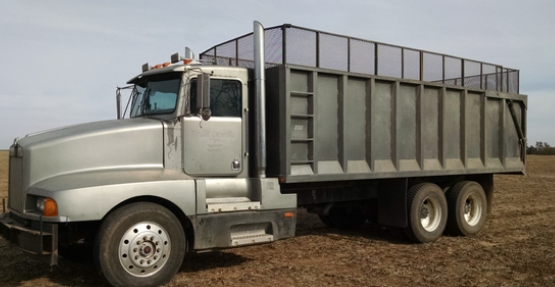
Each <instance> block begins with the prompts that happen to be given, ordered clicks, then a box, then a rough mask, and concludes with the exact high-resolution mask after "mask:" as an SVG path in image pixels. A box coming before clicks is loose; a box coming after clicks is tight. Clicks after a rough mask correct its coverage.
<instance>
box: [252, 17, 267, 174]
mask: <svg viewBox="0 0 555 287" xmlns="http://www.w3.org/2000/svg"><path fill="white" fill-rule="evenodd" d="M253 26H254V27H253V29H254V81H255V84H254V85H255V89H256V94H255V98H254V103H255V109H256V110H255V116H256V125H255V126H256V129H255V155H254V156H255V160H256V175H257V177H259V178H266V76H265V66H264V63H265V60H264V27H263V26H262V24H260V22H258V21H254V25H253Z"/></svg>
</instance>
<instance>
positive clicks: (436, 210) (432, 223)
mask: <svg viewBox="0 0 555 287" xmlns="http://www.w3.org/2000/svg"><path fill="white" fill-rule="evenodd" d="M441 212H442V211H441V206H440V204H439V201H438V200H436V199H433V198H430V197H427V198H425V199H424V200H423V201H422V202H421V203H420V224H421V225H422V227H423V228H424V230H426V231H428V232H433V231H435V230H436V229H437V228H438V226H439V224H440V223H441Z"/></svg>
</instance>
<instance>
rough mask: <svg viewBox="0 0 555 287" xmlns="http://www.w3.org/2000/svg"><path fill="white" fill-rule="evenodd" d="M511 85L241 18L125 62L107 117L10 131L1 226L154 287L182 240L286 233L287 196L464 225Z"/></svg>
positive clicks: (438, 57) (487, 195)
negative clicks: (216, 35)
mask: <svg viewBox="0 0 555 287" xmlns="http://www.w3.org/2000/svg"><path fill="white" fill-rule="evenodd" d="M518 82H519V71H518V70H514V69H509V68H505V67H503V66H500V65H495V64H490V63H485V62H479V61H474V60H469V59H464V58H459V57H453V56H448V55H444V54H438V53H433V52H427V51H421V50H416V49H411V48H406V47H401V46H394V45H389V44H384V43H378V42H374V41H367V40H363V39H357V38H353V37H346V36H342V35H337V34H331V33H327V32H321V31H316V30H310V29H305V28H301V27H297V26H293V25H290V24H285V25H281V26H276V27H272V28H267V29H264V28H263V27H262V25H260V23H258V22H255V23H254V32H253V33H250V34H246V35H244V36H241V37H238V38H235V39H232V40H230V41H227V42H224V43H222V44H219V45H216V46H214V47H212V48H211V49H209V50H207V51H205V52H203V53H201V54H200V56H199V58H198V59H195V56H194V54H193V53H192V52H191V51H190V50H189V49H188V48H187V49H186V52H185V57H181V56H180V55H179V54H174V55H172V57H171V62H168V63H163V64H160V65H155V66H152V67H151V66H150V65H148V64H145V65H143V68H142V73H141V74H139V75H138V76H136V77H134V78H132V79H131V80H130V81H129V82H128V84H130V85H131V86H129V87H128V88H129V91H130V96H129V101H125V100H123V99H121V96H120V93H119V91H120V89H118V97H117V117H118V119H117V120H110V121H102V122H95V123H88V124H81V125H75V126H70V127H65V128H60V129H55V130H50V131H46V132H41V133H36V134H32V135H28V136H26V137H23V138H21V139H16V140H15V141H14V143H13V145H12V146H11V147H10V157H9V164H10V167H9V198H8V202H7V203H8V206H7V209H8V211H7V212H5V213H2V215H1V216H0V229H1V231H2V236H3V237H4V238H5V239H7V240H8V241H9V242H11V244H12V245H14V246H17V247H19V248H20V249H22V250H24V251H26V253H28V254H31V255H34V256H35V257H37V258H40V259H43V260H45V261H47V262H48V263H49V264H50V265H56V264H57V262H58V253H59V252H60V253H61V254H62V256H63V254H64V253H62V252H71V250H72V248H74V247H76V246H77V247H79V246H90V248H91V250H92V252H93V256H94V261H95V263H96V264H97V266H98V268H99V269H100V271H101V272H102V273H103V274H104V276H105V277H106V278H107V280H108V281H109V282H110V283H111V284H113V285H115V286H157V285H161V284H164V283H166V282H168V281H169V280H170V279H171V278H172V276H173V275H174V274H175V273H176V272H177V271H178V269H179V268H180V266H181V263H182V261H183V259H184V256H185V254H186V253H187V252H198V251H205V250H217V249H222V248H231V247H237V246H244V245H250V244H260V243H267V242H273V241H276V240H279V239H284V238H288V237H292V236H294V235H295V226H296V218H297V209H298V208H306V210H307V211H308V212H311V213H315V214H317V215H318V216H319V217H320V219H321V220H322V222H323V223H324V224H326V225H327V226H330V227H335V228H357V227H359V226H361V225H362V224H364V223H365V222H366V221H367V220H370V221H373V222H376V223H377V224H380V225H382V226H388V227H394V228H400V229H403V230H404V231H405V233H406V234H407V236H408V238H409V239H411V240H413V241H415V242H433V241H435V240H437V239H438V238H439V237H440V236H441V235H442V234H443V233H444V231H446V230H447V231H448V232H450V233H451V234H458V235H463V236H471V235H474V234H476V233H478V232H480V231H481V230H482V228H483V227H484V224H485V221H486V218H487V215H488V213H489V212H490V211H491V204H492V197H493V186H494V184H493V175H494V174H523V173H524V172H525V159H526V158H525V147H526V139H525V135H526V105H527V96H525V95H521V94H519V86H518V85H519V83H518ZM125 103H127V104H125ZM124 108H125V109H124ZM127 110H128V111H129V112H128V113H127ZM122 111H123V112H122ZM127 114H128V115H129V116H128V118H125V116H126V115H127Z"/></svg>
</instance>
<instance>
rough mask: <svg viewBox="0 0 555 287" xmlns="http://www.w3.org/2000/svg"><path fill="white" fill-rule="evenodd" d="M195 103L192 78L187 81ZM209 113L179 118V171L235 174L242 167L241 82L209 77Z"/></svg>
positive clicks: (218, 174)
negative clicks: (180, 156) (181, 132)
mask: <svg viewBox="0 0 555 287" xmlns="http://www.w3.org/2000/svg"><path fill="white" fill-rule="evenodd" d="M190 95H193V96H192V97H191V103H190V106H191V107H196V97H195V96H194V95H196V81H195V80H193V81H192V82H191V90H190ZM210 110H211V112H212V116H211V118H210V119H209V120H208V121H203V120H202V118H201V117H200V116H198V115H197V114H195V113H191V116H190V117H184V118H183V123H182V124H183V129H182V131H183V135H182V139H183V145H182V146H183V171H184V172H185V173H186V174H189V175H193V176H237V175H239V174H240V173H241V172H242V171H243V168H244V160H243V154H244V152H245V151H244V150H243V149H244V144H243V141H244V134H243V129H244V128H243V126H244V124H243V123H244V119H243V117H244V113H243V112H242V110H243V84H242V83H241V82H240V81H239V80H235V79H214V78H212V79H211V80H210Z"/></svg>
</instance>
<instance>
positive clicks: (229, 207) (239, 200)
mask: <svg viewBox="0 0 555 287" xmlns="http://www.w3.org/2000/svg"><path fill="white" fill-rule="evenodd" d="M206 209H207V210H208V212H209V213H218V212H231V211H244V210H259V209H260V201H251V200H250V199H249V198H248V197H220V198H207V199H206Z"/></svg>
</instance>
